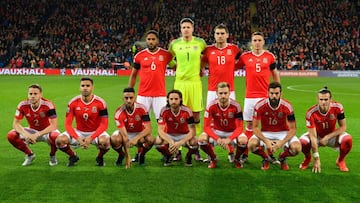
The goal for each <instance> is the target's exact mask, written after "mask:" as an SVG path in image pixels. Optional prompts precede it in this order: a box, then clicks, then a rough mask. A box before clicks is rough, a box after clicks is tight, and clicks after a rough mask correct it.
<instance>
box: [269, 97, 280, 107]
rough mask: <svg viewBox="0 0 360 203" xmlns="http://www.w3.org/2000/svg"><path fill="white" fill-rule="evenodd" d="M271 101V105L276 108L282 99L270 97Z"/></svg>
mask: <svg viewBox="0 0 360 203" xmlns="http://www.w3.org/2000/svg"><path fill="white" fill-rule="evenodd" d="M269 101H270V106H271V107H273V108H276V107H278V106H279V103H280V99H276V98H273V99H269Z"/></svg>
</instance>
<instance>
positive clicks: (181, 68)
mask: <svg viewBox="0 0 360 203" xmlns="http://www.w3.org/2000/svg"><path fill="white" fill-rule="evenodd" d="M205 48H206V43H205V41H204V40H203V39H202V38H199V37H194V36H193V37H192V39H191V40H190V41H185V40H184V39H183V38H182V37H180V38H178V39H175V40H173V41H172V42H171V43H170V46H169V51H170V52H171V54H172V55H173V56H174V57H176V63H177V67H176V80H182V81H198V80H200V63H201V53H202V52H203V51H204V49H205Z"/></svg>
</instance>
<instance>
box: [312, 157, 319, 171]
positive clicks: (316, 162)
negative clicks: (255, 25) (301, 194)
mask: <svg viewBox="0 0 360 203" xmlns="http://www.w3.org/2000/svg"><path fill="white" fill-rule="evenodd" d="M311 171H312V172H313V173H321V164H320V158H318V159H315V161H314V166H313V168H312V170H311Z"/></svg>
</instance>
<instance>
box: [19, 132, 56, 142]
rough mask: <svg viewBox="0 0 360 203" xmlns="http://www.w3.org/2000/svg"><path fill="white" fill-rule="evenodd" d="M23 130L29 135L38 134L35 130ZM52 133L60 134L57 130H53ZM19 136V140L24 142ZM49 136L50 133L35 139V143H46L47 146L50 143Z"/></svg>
mask: <svg viewBox="0 0 360 203" xmlns="http://www.w3.org/2000/svg"><path fill="white" fill-rule="evenodd" d="M24 130H26V131H27V132H29V133H31V134H34V133H37V132H39V131H37V130H35V129H32V128H24ZM52 132H58V133H59V134H60V131H59V130H54V131H52ZM19 135H20V138H21V139H22V140H25V137H24V136H22V135H21V134H19ZM49 136H50V133H47V134H44V135H42V136H40V137H38V138H37V139H36V142H46V143H48V144H49V143H50V142H49Z"/></svg>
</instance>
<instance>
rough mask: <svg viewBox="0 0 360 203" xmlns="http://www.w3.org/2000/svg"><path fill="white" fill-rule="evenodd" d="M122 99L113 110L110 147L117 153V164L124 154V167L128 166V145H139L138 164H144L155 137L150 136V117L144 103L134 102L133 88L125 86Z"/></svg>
mask: <svg viewBox="0 0 360 203" xmlns="http://www.w3.org/2000/svg"><path fill="white" fill-rule="evenodd" d="M123 101H124V104H123V105H121V106H120V107H119V108H118V109H116V111H115V123H116V127H117V128H118V130H116V131H115V132H114V133H113V134H112V136H111V137H110V142H111V146H112V148H113V149H114V150H115V151H117V152H118V153H119V156H118V159H117V161H116V162H115V164H116V165H117V166H120V165H122V161H123V159H124V157H125V155H126V164H125V167H126V168H129V167H130V163H131V160H130V154H129V147H133V146H137V147H139V148H140V149H141V150H140V153H139V159H138V161H139V165H140V166H142V165H144V164H145V154H146V152H148V151H149V150H150V149H151V147H152V145H153V143H154V141H155V139H154V137H152V136H151V123H150V117H149V114H148V112H147V111H146V108H145V106H144V105H142V104H140V103H137V102H135V90H134V88H132V87H127V88H125V89H124V90H123ZM123 149H125V152H124V151H123Z"/></svg>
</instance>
